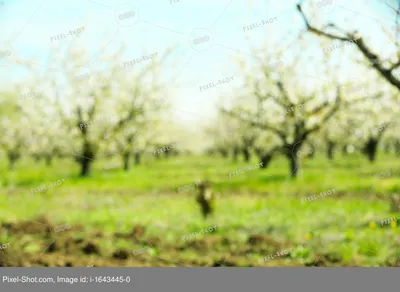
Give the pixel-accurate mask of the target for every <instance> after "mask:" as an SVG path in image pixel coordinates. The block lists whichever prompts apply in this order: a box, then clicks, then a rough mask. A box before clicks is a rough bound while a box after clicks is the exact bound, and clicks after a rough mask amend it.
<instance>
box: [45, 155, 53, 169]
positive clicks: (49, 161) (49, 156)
mask: <svg viewBox="0 0 400 292" xmlns="http://www.w3.org/2000/svg"><path fill="white" fill-rule="evenodd" d="M52 161H53V158H52V157H51V155H47V156H46V166H48V167H49V166H51V163H52Z"/></svg>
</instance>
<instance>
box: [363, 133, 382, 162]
mask: <svg viewBox="0 0 400 292" xmlns="http://www.w3.org/2000/svg"><path fill="white" fill-rule="evenodd" d="M378 142H379V140H378V139H374V138H369V139H368V141H367V143H366V144H365V146H364V149H363V152H364V154H365V155H367V157H368V160H369V161H370V162H374V161H375V158H376V152H377V150H378Z"/></svg>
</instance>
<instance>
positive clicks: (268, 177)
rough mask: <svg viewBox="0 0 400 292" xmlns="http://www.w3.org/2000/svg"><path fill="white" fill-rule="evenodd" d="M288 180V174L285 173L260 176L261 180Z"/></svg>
mask: <svg viewBox="0 0 400 292" xmlns="http://www.w3.org/2000/svg"><path fill="white" fill-rule="evenodd" d="M287 180H288V176H287V175H283V174H277V175H266V176H263V177H260V179H259V181H260V182H266V183H267V182H284V181H287ZM289 180H291V178H289Z"/></svg>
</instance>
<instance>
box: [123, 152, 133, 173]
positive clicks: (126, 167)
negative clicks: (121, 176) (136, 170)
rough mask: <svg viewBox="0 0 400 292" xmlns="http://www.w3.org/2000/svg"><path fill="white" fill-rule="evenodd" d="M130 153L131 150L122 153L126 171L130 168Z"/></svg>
mask: <svg viewBox="0 0 400 292" xmlns="http://www.w3.org/2000/svg"><path fill="white" fill-rule="evenodd" d="M129 154H130V153H129V152H126V153H124V154H122V160H123V163H124V170H125V171H128V170H129V158H130V157H131V156H130V155H129Z"/></svg>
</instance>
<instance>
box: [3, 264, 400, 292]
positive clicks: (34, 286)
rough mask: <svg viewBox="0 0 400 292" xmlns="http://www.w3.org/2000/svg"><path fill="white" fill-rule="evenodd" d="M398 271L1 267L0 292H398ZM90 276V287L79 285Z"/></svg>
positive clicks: (358, 269) (383, 269) (386, 269)
mask: <svg viewBox="0 0 400 292" xmlns="http://www.w3.org/2000/svg"><path fill="white" fill-rule="evenodd" d="M399 272H400V269H399V268H0V291H4V292H14V291H15V292H25V291H26V292H28V291H29V292H36V291H38V292H47V291H57V292H63V291H107V292H109V291H112V292H120V291H121V292H122V291H140V292H157V291H162V292H169V291H171V292H188V291H190V292H200V291H201V292H208V291H210V292H214V291H217V292H233V291H239V292H244V291H273V292H291V291H296V292H302V291H304V292H314V291H315V292H342V291H343V292H347V291H351V292H377V291H379V292H389V291H390V292H392V291H396V292H397V291H399V284H398V276H399ZM18 276H19V278H20V281H21V280H22V277H23V276H27V277H31V279H32V278H34V277H37V278H36V279H38V278H53V279H54V280H55V281H56V279H57V277H64V278H67V277H74V278H76V279H78V283H74V284H69V283H60V282H59V283H46V284H43V283H6V281H7V280H6V279H9V278H7V277H10V278H11V277H12V278H14V279H16V278H17V277H18ZM121 276H122V278H123V279H124V282H123V283H122V282H119V283H118V282H111V283H95V282H93V279H94V277H121ZM85 277H86V278H85ZM90 277H92V283H89V282H87V283H79V281H81V279H82V281H83V279H86V280H88V279H90ZM127 277H130V278H129V279H130V282H129V283H127V280H128V278H127ZM24 279H26V278H24ZM105 279H106V280H107V278H105ZM110 279H111V278H110Z"/></svg>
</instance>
